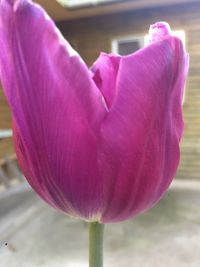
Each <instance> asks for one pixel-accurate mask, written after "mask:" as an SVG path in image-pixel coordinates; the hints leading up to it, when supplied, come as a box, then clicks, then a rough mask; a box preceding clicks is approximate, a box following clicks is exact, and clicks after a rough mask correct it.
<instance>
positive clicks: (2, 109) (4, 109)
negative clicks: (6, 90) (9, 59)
mask: <svg viewBox="0 0 200 267" xmlns="http://www.w3.org/2000/svg"><path fill="white" fill-rule="evenodd" d="M10 128H11V114H10V111H9V108H8V105H7V103H6V100H5V97H4V95H3V92H2V90H1V87H0V130H2V129H10ZM11 153H13V144H12V138H7V139H3V140H0V159H1V158H2V157H3V156H8V155H10V154H11Z"/></svg>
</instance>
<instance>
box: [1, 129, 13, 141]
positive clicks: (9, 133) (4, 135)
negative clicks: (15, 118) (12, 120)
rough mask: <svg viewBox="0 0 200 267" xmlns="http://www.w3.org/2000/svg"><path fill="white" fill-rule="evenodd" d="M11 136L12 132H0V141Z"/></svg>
mask: <svg viewBox="0 0 200 267" xmlns="http://www.w3.org/2000/svg"><path fill="white" fill-rule="evenodd" d="M11 136H12V130H0V139H3V138H8V137H11Z"/></svg>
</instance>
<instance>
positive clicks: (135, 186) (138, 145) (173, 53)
mask: <svg viewBox="0 0 200 267" xmlns="http://www.w3.org/2000/svg"><path fill="white" fill-rule="evenodd" d="M159 36H161V35H160V33H159ZM155 40H156V41H155ZM154 41H155V43H152V44H150V45H149V46H147V47H146V48H144V49H141V50H140V51H138V52H137V53H134V54H132V55H130V56H125V57H121V61H120V64H119V68H118V73H117V75H116V77H117V78H116V79H117V81H116V89H115V96H114V101H113V103H112V106H111V108H110V110H109V114H108V116H107V118H106V120H105V121H104V122H103V125H102V128H101V133H102V144H103V148H102V157H101V163H102V166H104V173H103V179H104V189H103V191H104V212H103V216H102V218H101V221H102V222H104V223H105V222H118V221H121V220H125V219H128V218H130V217H133V216H136V215H138V214H139V213H141V212H143V211H144V210H146V209H148V208H150V207H152V206H153V205H154V204H155V203H157V202H158V200H159V199H160V198H161V196H162V195H163V194H164V192H165V191H166V189H167V188H168V186H169V184H170V183H171V181H172V178H173V177H174V175H175V172H176V169H177V166H178V162H179V141H180V138H181V135H182V132H183V117H182V96H183V86H184V80H185V76H186V72H187V67H188V58H187V55H186V53H185V51H184V49H183V46H182V43H181V41H180V40H179V39H177V38H175V37H172V36H170V35H169V34H168V35H166V34H163V37H162V38H156V37H155V36H154ZM108 57H109V55H108ZM111 57H113V55H112V56H111ZM117 60H118V59H117ZM101 72H103V69H101V70H100V73H101ZM111 73H113V72H112V71H111ZM104 77H105V74H104ZM107 77H109V75H108V74H107ZM104 82H105V81H104Z"/></svg>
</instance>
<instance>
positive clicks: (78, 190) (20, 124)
mask: <svg viewBox="0 0 200 267" xmlns="http://www.w3.org/2000/svg"><path fill="white" fill-rule="evenodd" d="M149 37H150V43H149V44H148V45H147V46H146V47H144V48H143V49H141V50H139V51H138V52H136V53H133V54H131V55H128V56H120V55H115V54H105V53H102V54H101V55H100V56H99V58H98V59H97V61H96V62H95V63H94V65H93V66H92V68H91V69H88V68H87V66H86V64H85V63H84V62H83V60H82V59H81V57H80V56H79V55H78V54H77V53H76V52H75V51H74V50H73V49H72V48H71V46H70V45H69V44H68V43H67V41H65V40H64V38H63V37H62V35H61V33H60V32H59V31H58V29H57V28H56V27H55V24H54V23H53V22H52V20H51V19H50V18H49V17H48V15H47V14H46V13H45V11H44V10H42V8H41V7H40V6H38V5H37V4H34V3H32V2H31V1H28V0H2V1H1V4H0V47H1V51H0V78H1V82H2V85H3V90H4V93H5V95H6V98H7V100H8V103H9V105H10V108H11V111H12V117H13V134H14V143H15V148H16V153H17V157H18V161H19V164H20V167H21V169H22V171H23V173H24V175H25V177H26V179H27V180H28V182H29V183H30V185H31V186H32V188H33V189H34V190H35V191H36V192H37V193H38V194H39V195H40V197H41V198H42V199H44V200H45V201H46V202H47V203H49V204H50V205H51V206H53V207H55V208H57V209H59V210H61V211H63V212H65V213H67V214H69V215H72V216H76V217H79V218H82V219H85V220H88V221H99V222H101V223H109V222H118V221H122V220H126V219H128V218H131V217H134V216H136V215H138V214H140V213H142V212H143V211H145V210H147V209H149V208H151V207H152V206H154V205H155V204H156V203H157V202H158V201H159V199H160V198H161V197H162V196H163V194H164V193H165V191H166V190H167V188H168V187H169V185H170V183H171V181H172V179H173V177H174V175H175V172H176V169H177V166H178V163H179V141H180V138H181V136H182V132H183V118H182V97H183V88H184V80H185V77H186V74H187V68H188V56H187V54H186V52H185V49H184V47H183V44H182V42H181V40H180V39H178V38H177V37H174V36H172V34H171V31H170V28H169V26H168V24H166V23H163V22H158V23H156V24H154V25H153V26H151V28H150V36H149Z"/></svg>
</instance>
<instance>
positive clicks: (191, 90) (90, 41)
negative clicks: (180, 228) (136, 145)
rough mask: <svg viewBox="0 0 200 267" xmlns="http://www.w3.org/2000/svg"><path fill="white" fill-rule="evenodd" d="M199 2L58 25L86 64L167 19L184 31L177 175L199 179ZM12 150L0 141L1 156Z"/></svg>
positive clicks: (1, 111)
mask: <svg viewBox="0 0 200 267" xmlns="http://www.w3.org/2000/svg"><path fill="white" fill-rule="evenodd" d="M199 14H200V3H197V4H192V5H189V4H187V5H181V6H180V5H179V6H176V7H175V6H171V7H166V8H164V7H162V8H153V9H146V10H142V11H135V12H134V11H129V12H126V13H121V14H114V15H109V16H108V15H107V16H102V17H96V18H90V19H82V20H77V21H71V22H62V23H59V24H58V26H59V28H60V29H61V31H62V32H63V34H64V35H65V37H66V38H67V39H68V40H69V41H70V42H71V44H72V45H73V46H74V48H75V49H77V50H78V52H79V53H80V54H81V56H82V57H83V59H84V60H85V61H86V62H87V64H88V66H90V65H92V63H93V62H94V61H95V59H96V58H97V56H98V55H99V53H100V51H105V52H110V51H111V40H112V39H113V38H116V37H119V36H123V35H124V36H126V35H133V34H136V35H143V34H146V33H147V30H148V28H149V25H150V24H152V23H154V22H156V21H160V20H165V21H168V22H169V23H170V25H171V27H172V29H173V30H184V31H185V33H186V45H187V50H188V51H189V53H190V73H189V78H188V82H187V90H186V94H185V103H184V114H185V133H184V138H183V140H182V144H181V153H182V154H181V164H180V167H179V170H178V173H177V177H178V178H189V179H196V178H197V179H198V178H199V179H200V16H199ZM4 127H5V128H9V127H10V113H9V111H8V108H7V105H6V103H5V100H4V98H3V97H2V94H1V92H0V129H1V128H4ZM11 151H12V148H11V141H10V140H9V142H2V141H0V157H1V156H2V155H4V154H8V153H10V152H11Z"/></svg>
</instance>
